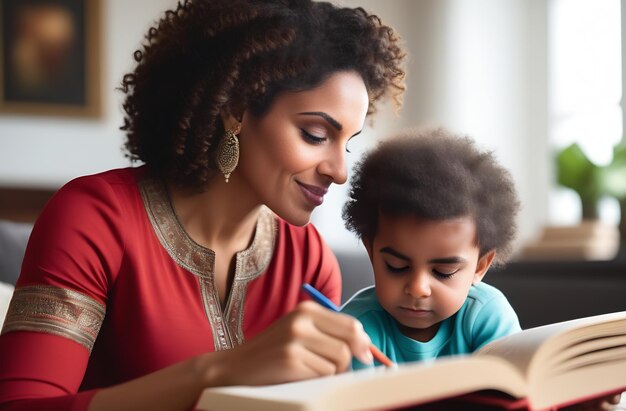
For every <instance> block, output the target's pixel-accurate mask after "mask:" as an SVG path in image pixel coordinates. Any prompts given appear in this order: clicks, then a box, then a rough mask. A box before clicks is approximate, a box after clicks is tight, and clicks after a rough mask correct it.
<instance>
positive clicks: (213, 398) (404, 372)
mask: <svg viewBox="0 0 626 411" xmlns="http://www.w3.org/2000/svg"><path fill="white" fill-rule="evenodd" d="M483 389H495V390H499V391H502V392H505V393H507V394H510V395H512V396H514V397H517V398H522V397H524V395H525V392H526V391H525V387H524V381H523V379H522V378H521V377H520V376H519V375H518V374H517V373H516V371H515V369H514V368H512V367H511V366H510V365H509V364H508V363H507V362H506V361H503V360H500V359H497V358H476V357H473V356H459V357H448V358H442V359H439V360H436V361H429V362H422V363H412V364H401V365H399V366H398V367H397V368H395V369H394V368H385V367H376V368H373V369H363V370H359V371H355V372H349V373H344V374H339V375H335V376H331V377H325V378H318V379H313V380H308V381H301V382H295V383H289V384H279V385H273V386H265V387H224V388H212V389H207V390H205V391H204V393H203V395H202V397H201V398H200V402H199V403H198V408H199V409H206V410H209V409H210V410H212V411H228V410H233V411H234V410H241V409H246V410H250V411H298V410H300V411H305V410H306V411H334V410H337V411H339V410H342V411H349V410H363V409H376V408H378V409H381V408H383V409H384V408H392V407H393V408H396V407H401V406H409V405H413V404H419V403H424V402H428V401H433V400H437V399H443V398H448V397H453V396H457V395H460V394H465V393H470V392H474V391H478V390H483Z"/></svg>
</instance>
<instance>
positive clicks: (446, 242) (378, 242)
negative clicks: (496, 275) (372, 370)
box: [365, 214, 495, 341]
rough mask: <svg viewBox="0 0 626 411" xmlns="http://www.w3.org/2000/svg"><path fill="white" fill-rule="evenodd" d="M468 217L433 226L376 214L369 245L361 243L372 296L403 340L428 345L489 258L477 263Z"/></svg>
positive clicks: (472, 225) (473, 227) (473, 228)
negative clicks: (369, 269)
mask: <svg viewBox="0 0 626 411" xmlns="http://www.w3.org/2000/svg"><path fill="white" fill-rule="evenodd" d="M475 238H476V225H475V223H474V220H473V219H472V218H470V217H462V218H454V219H449V220H441V221H433V220H424V219H418V218H415V217H386V216H384V215H383V214H380V215H379V223H378V232H377V233H376V235H375V237H374V238H373V242H370V241H365V244H366V248H367V249H368V253H369V255H370V259H371V261H372V266H373V269H374V278H375V280H376V294H377V296H378V299H379V301H380V304H381V305H382V306H383V308H384V309H385V310H386V311H387V312H388V313H389V314H391V315H392V316H393V317H394V318H395V319H396V321H397V322H398V325H399V327H400V330H401V331H402V332H403V333H404V334H405V335H406V336H408V337H410V338H413V339H415V340H418V341H428V340H430V339H431V338H432V337H433V336H434V335H435V333H436V332H437V329H438V327H439V323H440V322H441V321H443V320H445V319H446V318H448V317H450V316H452V315H454V314H455V313H456V312H457V311H458V310H459V309H460V308H461V306H462V305H463V303H464V302H465V299H466V298H467V294H468V292H469V289H470V287H471V286H472V284H477V283H478V282H480V281H481V280H482V278H483V276H484V274H485V272H486V271H487V269H488V268H489V265H490V264H491V261H492V260H493V257H494V255H495V253H494V252H490V253H487V254H486V255H485V256H483V258H480V259H479V251H480V250H479V247H478V245H477V244H475Z"/></svg>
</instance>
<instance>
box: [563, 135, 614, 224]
mask: <svg viewBox="0 0 626 411" xmlns="http://www.w3.org/2000/svg"><path fill="white" fill-rule="evenodd" d="M556 174H557V181H558V183H559V184H560V185H562V186H564V187H568V188H571V189H572V190H574V191H575V192H576V193H577V194H578V195H579V196H580V201H581V204H582V218H583V220H597V219H598V218H599V214H598V202H599V200H600V197H601V196H602V195H603V194H604V192H603V191H604V189H603V183H602V174H603V173H602V168H601V167H599V166H597V165H596V164H594V163H593V162H591V160H589V158H587V156H586V155H585V153H584V152H583V150H582V149H581V148H580V146H579V145H578V144H576V143H574V144H571V145H570V146H568V147H566V148H564V149H563V150H561V151H560V152H559V153H558V154H557V157H556Z"/></svg>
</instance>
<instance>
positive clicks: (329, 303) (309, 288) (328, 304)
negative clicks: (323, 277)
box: [302, 284, 339, 312]
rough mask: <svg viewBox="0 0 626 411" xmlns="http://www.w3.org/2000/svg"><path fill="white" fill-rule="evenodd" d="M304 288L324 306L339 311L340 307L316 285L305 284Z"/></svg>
mask: <svg viewBox="0 0 626 411" xmlns="http://www.w3.org/2000/svg"><path fill="white" fill-rule="evenodd" d="M302 288H303V289H304V291H306V292H307V293H308V294H309V295H310V296H311V298H313V299H314V300H315V301H317V302H318V303H320V304H321V305H323V306H324V307H326V308H328V309H330V310H333V311H337V312H339V308H338V307H337V306H336V305H335V304H334V303H333V302H332V301H330V300H329V299H328V297H326V296H325V295H324V294H322V293H320V292H319V291H317V290H316V289H315V287H313V286H312V285H311V284H304V285H303V286H302Z"/></svg>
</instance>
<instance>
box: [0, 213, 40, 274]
mask: <svg viewBox="0 0 626 411" xmlns="http://www.w3.org/2000/svg"><path fill="white" fill-rule="evenodd" d="M32 229H33V225H32V224H30V223H16V222H13V221H6V220H0V282H4V283H8V284H15V282H16V281H17V277H18V276H19V274H20V269H21V267H22V259H23V258H24V251H25V250H26V243H27V242H28V237H29V236H30V232H31V230H32Z"/></svg>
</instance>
